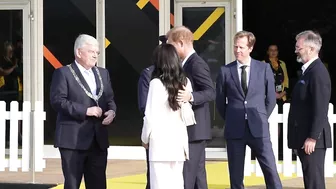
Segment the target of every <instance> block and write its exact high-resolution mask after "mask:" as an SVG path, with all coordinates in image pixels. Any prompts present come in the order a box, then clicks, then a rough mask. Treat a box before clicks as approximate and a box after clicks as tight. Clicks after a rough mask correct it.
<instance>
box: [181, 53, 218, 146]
mask: <svg viewBox="0 0 336 189" xmlns="http://www.w3.org/2000/svg"><path fill="white" fill-rule="evenodd" d="M183 69H184V71H185V72H186V75H187V77H188V78H189V80H190V82H191V85H192V88H193V92H192V95H193V98H194V101H193V102H192V108H193V110H194V113H195V118H196V125H194V126H189V127H187V128H188V137H189V141H198V140H210V139H211V117H210V109H209V102H211V101H213V100H214V99H215V97H216V94H215V88H214V85H213V81H212V80H211V77H210V69H209V66H208V64H207V63H206V62H205V61H204V60H203V59H202V58H201V57H199V56H198V55H197V54H196V53H194V54H192V55H191V56H190V57H189V58H188V60H187V61H186V62H185V64H184V65H183Z"/></svg>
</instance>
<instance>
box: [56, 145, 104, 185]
mask: <svg viewBox="0 0 336 189" xmlns="http://www.w3.org/2000/svg"><path fill="white" fill-rule="evenodd" d="M59 151H60V153H61V159H62V171H63V176H64V189H78V188H79V186H80V183H81V181H82V177H83V175H84V181H85V188H86V189H105V188H106V165H107V149H104V150H101V149H100V148H99V146H98V144H97V142H96V140H94V142H93V144H92V147H91V148H90V149H89V150H71V149H65V148H60V149H59Z"/></svg>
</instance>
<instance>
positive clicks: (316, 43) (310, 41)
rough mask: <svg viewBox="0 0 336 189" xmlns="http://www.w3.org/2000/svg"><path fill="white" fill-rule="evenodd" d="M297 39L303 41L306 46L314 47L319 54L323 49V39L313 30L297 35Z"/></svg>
mask: <svg viewBox="0 0 336 189" xmlns="http://www.w3.org/2000/svg"><path fill="white" fill-rule="evenodd" d="M295 39H296V40H298V39H303V42H304V44H305V45H308V46H310V47H313V48H314V49H315V50H316V52H319V51H320V49H321V47H322V37H321V36H320V34H318V33H316V32H313V31H312V30H306V31H303V32H301V33H299V34H297V35H296V37H295Z"/></svg>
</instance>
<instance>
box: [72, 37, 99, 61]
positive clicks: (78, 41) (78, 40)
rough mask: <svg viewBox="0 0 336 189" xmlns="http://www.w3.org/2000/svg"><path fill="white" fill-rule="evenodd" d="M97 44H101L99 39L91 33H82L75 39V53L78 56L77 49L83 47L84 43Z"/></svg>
mask: <svg viewBox="0 0 336 189" xmlns="http://www.w3.org/2000/svg"><path fill="white" fill-rule="evenodd" d="M88 44H90V45H97V46H99V43H98V40H97V39H96V38H94V37H92V36H91V35H87V34H80V35H79V36H78V37H77V38H76V41H75V45H74V54H75V56H76V50H77V49H79V48H82V47H83V46H84V45H88Z"/></svg>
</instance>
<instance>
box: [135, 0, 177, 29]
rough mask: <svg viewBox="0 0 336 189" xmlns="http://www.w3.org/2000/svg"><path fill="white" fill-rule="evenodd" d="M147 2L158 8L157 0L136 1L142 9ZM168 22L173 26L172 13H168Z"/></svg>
mask: <svg viewBox="0 0 336 189" xmlns="http://www.w3.org/2000/svg"><path fill="white" fill-rule="evenodd" d="M148 2H150V3H151V4H152V5H153V6H154V7H155V8H156V10H159V6H160V5H159V0H139V1H138V2H137V6H138V7H139V8H140V9H143V8H144V7H145V6H146V5H147V4H148ZM170 24H171V25H172V26H174V15H173V14H172V13H170Z"/></svg>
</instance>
